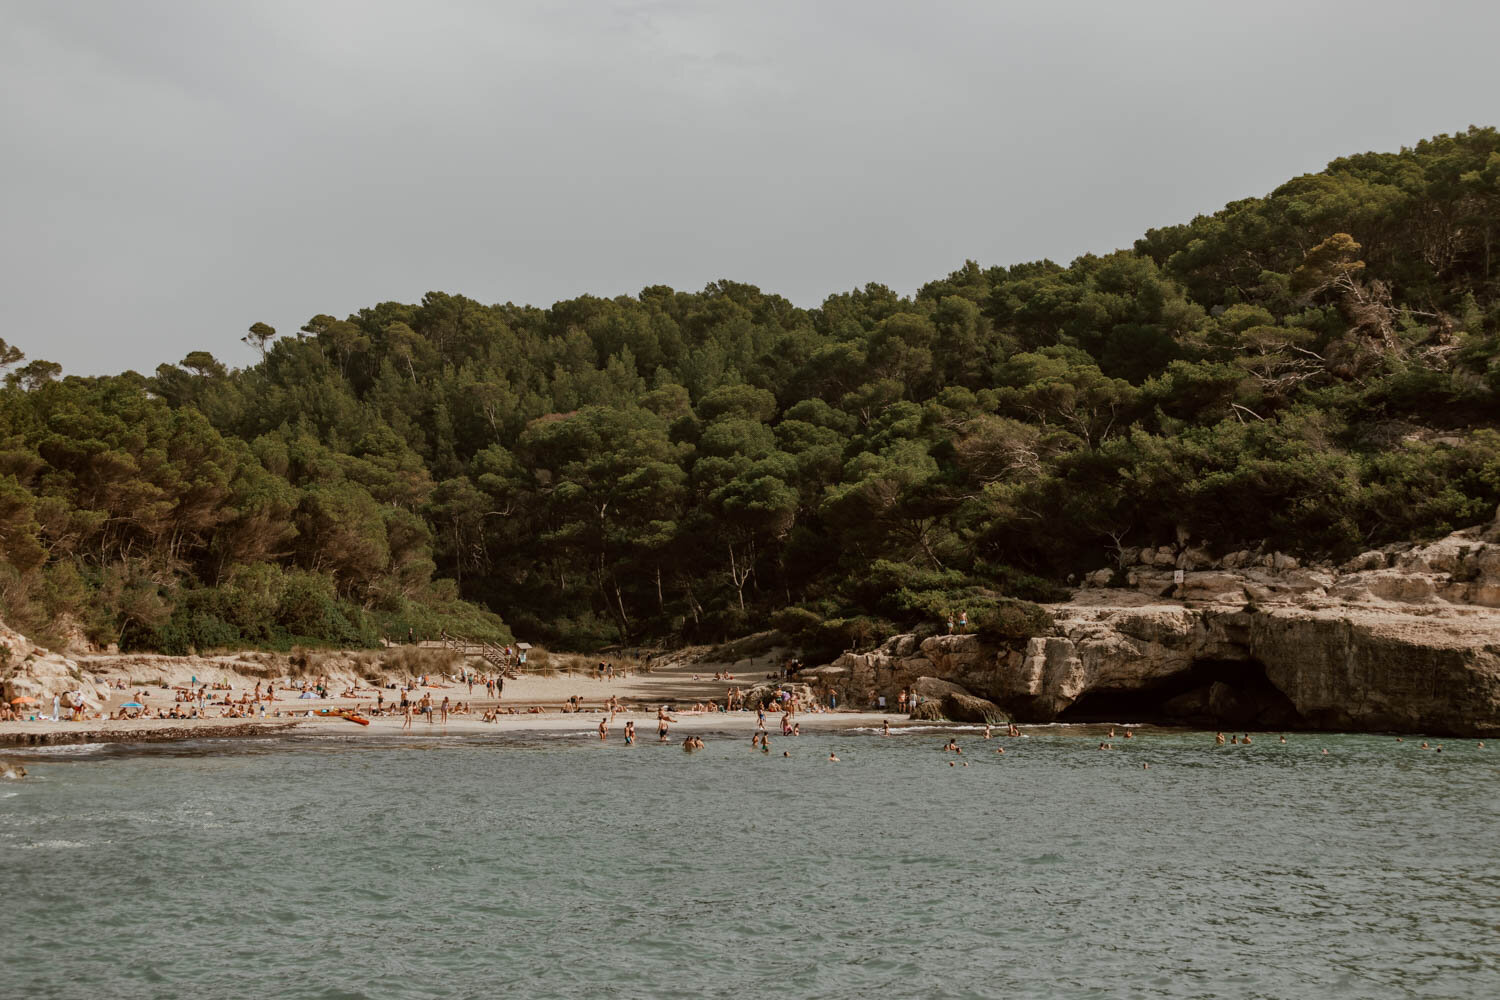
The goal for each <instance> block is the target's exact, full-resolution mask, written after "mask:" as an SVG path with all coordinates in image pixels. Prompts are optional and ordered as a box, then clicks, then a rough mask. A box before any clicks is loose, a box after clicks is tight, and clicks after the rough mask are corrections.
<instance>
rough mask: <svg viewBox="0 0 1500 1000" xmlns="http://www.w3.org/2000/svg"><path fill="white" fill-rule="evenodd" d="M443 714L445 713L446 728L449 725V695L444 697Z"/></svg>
mask: <svg viewBox="0 0 1500 1000" xmlns="http://www.w3.org/2000/svg"><path fill="white" fill-rule="evenodd" d="M442 712H443V725H444V726H446V725H447V724H448V696H447V695H443V705H442Z"/></svg>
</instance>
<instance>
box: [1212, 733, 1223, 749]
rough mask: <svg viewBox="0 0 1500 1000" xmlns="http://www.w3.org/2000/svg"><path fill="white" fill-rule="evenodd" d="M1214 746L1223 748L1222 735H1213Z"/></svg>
mask: <svg viewBox="0 0 1500 1000" xmlns="http://www.w3.org/2000/svg"><path fill="white" fill-rule="evenodd" d="M1214 744H1215V745H1216V746H1223V745H1224V734H1223V733H1215V734H1214Z"/></svg>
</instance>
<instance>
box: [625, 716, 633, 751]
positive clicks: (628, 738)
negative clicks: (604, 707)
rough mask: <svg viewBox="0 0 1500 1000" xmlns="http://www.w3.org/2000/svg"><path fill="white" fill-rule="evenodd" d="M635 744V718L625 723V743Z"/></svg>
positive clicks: (627, 744) (628, 744)
mask: <svg viewBox="0 0 1500 1000" xmlns="http://www.w3.org/2000/svg"><path fill="white" fill-rule="evenodd" d="M634 744H635V720H633V719H632V720H629V721H627V722H626V723H625V745H626V746H633V745H634Z"/></svg>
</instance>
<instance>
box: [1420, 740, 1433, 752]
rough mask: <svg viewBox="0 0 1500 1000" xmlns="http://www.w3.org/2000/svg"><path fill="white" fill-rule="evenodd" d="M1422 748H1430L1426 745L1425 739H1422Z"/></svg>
mask: <svg viewBox="0 0 1500 1000" xmlns="http://www.w3.org/2000/svg"><path fill="white" fill-rule="evenodd" d="M1422 749H1423V750H1430V749H1432V748H1431V747H1429V746H1428V745H1427V741H1426V740H1423V741H1422Z"/></svg>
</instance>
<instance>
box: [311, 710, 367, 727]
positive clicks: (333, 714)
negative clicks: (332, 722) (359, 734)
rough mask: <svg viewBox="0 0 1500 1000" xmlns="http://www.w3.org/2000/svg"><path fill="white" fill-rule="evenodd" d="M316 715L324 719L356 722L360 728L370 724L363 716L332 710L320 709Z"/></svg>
mask: <svg viewBox="0 0 1500 1000" xmlns="http://www.w3.org/2000/svg"><path fill="white" fill-rule="evenodd" d="M318 715H320V716H322V717H323V718H325V719H348V720H349V721H350V722H357V723H359V724H360V725H361V726H368V725H369V724H370V720H369V719H367V718H365V717H364V716H363V715H355V714H354V713H353V712H340V711H338V710H336V709H332V708H325V709H321V710H319V712H318Z"/></svg>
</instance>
